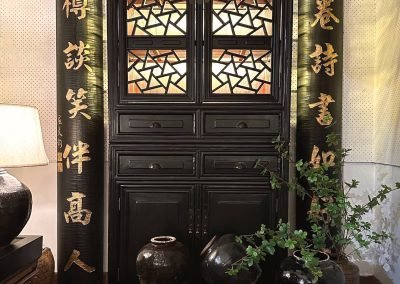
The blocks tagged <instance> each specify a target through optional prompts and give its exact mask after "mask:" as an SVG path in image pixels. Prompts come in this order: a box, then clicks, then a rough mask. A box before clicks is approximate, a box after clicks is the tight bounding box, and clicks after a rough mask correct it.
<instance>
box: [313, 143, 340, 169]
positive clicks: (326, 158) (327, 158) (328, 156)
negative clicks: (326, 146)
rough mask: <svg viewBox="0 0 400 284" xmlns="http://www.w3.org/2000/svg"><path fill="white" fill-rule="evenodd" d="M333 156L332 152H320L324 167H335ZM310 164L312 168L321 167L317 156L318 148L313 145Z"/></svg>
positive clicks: (319, 157) (319, 156)
mask: <svg viewBox="0 0 400 284" xmlns="http://www.w3.org/2000/svg"><path fill="white" fill-rule="evenodd" d="M335 158H336V156H335V154H334V153H333V152H332V151H328V152H326V153H325V152H322V164H323V165H324V166H326V167H333V166H334V165H335ZM310 164H311V166H312V167H313V168H315V169H317V168H319V167H320V165H321V155H319V148H318V147H317V146H315V145H314V148H313V151H312V153H311V161H310Z"/></svg>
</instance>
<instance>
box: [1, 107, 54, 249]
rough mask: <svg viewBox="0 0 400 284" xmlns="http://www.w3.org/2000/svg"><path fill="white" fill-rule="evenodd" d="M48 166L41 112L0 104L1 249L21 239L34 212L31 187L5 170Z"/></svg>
mask: <svg viewBox="0 0 400 284" xmlns="http://www.w3.org/2000/svg"><path fill="white" fill-rule="evenodd" d="M48 163H49V160H48V158H47V155H46V152H45V150H44V145H43V138H42V130H41V128H40V120H39V112H38V110H37V109H36V108H34V107H29V106H21V105H8V104H0V246H5V245H7V244H9V243H10V242H11V241H12V240H13V239H14V238H15V237H16V236H18V235H19V233H20V232H21V231H22V229H23V228H24V226H25V225H26V223H27V222H28V220H29V217H30V215H31V210H32V195H31V192H30V191H29V189H28V187H27V186H25V185H24V184H23V183H21V182H20V181H18V180H17V179H16V178H15V177H13V176H12V175H10V174H9V173H7V171H6V170H5V169H4V168H13V167H33V166H40V165H47V164H48Z"/></svg>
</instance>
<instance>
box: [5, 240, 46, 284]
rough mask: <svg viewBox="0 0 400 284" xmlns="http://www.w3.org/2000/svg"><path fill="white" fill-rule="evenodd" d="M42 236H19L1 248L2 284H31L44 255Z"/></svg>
mask: <svg viewBox="0 0 400 284" xmlns="http://www.w3.org/2000/svg"><path fill="white" fill-rule="evenodd" d="M42 246H43V237H42V236H18V237H17V238H15V239H14V240H13V241H12V242H11V244H9V245H7V246H4V247H0V284H15V283H29V280H30V279H32V278H33V277H34V276H35V275H36V273H37V270H36V267H37V261H38V259H39V257H40V256H41V255H42Z"/></svg>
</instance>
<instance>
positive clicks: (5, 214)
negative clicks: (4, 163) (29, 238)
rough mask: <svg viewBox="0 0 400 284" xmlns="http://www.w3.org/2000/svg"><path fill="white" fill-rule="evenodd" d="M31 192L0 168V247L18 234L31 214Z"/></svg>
mask: <svg viewBox="0 0 400 284" xmlns="http://www.w3.org/2000/svg"><path fill="white" fill-rule="evenodd" d="M31 211H32V194H31V192H30V191H29V189H28V188H27V187H26V186H25V185H24V184H23V183H21V182H20V181H18V180H17V179H16V178H15V177H13V176H12V175H10V174H8V173H7V172H6V171H5V170H4V169H1V168H0V247H1V246H5V245H8V244H9V243H10V242H11V241H12V240H13V239H14V238H15V237H17V236H18V235H19V233H20V232H21V231H22V229H23V228H24V227H25V225H26V223H27V222H28V220H29V217H30V216H31Z"/></svg>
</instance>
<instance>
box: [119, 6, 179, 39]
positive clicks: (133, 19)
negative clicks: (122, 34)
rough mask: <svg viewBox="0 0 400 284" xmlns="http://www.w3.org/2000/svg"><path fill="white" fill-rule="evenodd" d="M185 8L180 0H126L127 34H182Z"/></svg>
mask: <svg viewBox="0 0 400 284" xmlns="http://www.w3.org/2000/svg"><path fill="white" fill-rule="evenodd" d="M186 8H187V5H186V1H182V0H168V1H167V0H128V1H127V33H128V36H184V35H186V30H187V23H186V22H187V17H186V16H187V11H186Z"/></svg>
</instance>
